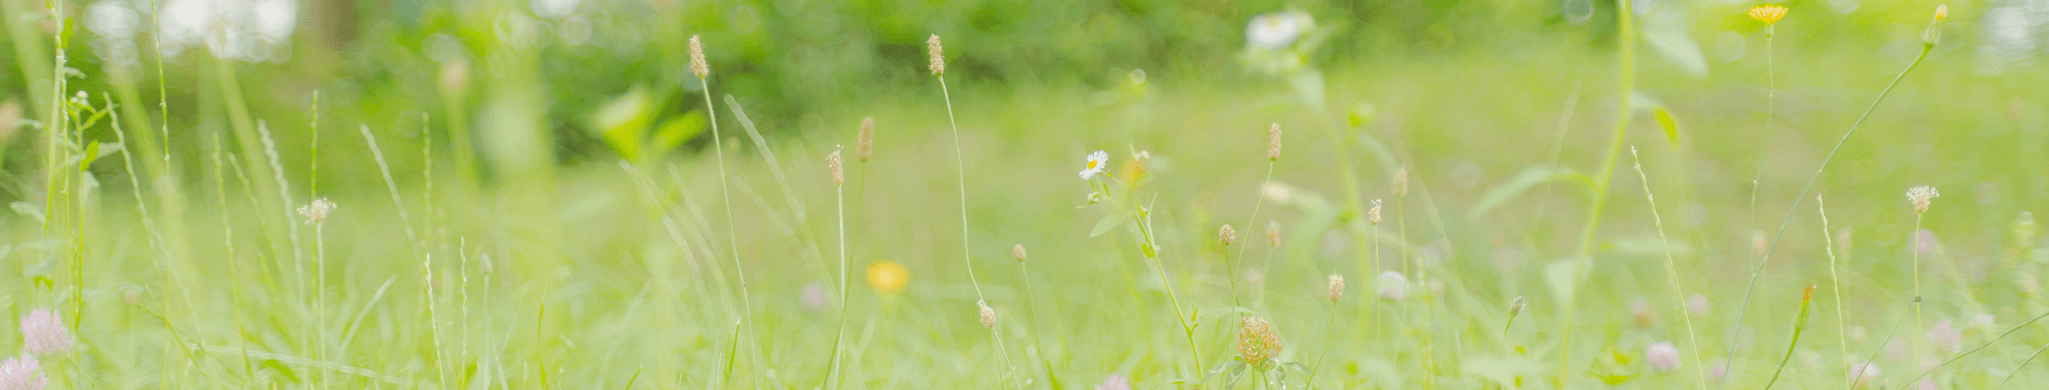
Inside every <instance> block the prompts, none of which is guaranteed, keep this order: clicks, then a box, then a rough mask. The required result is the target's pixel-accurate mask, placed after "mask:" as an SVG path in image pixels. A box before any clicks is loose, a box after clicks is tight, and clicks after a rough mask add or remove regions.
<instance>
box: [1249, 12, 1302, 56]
mask: <svg viewBox="0 0 2049 390" xmlns="http://www.w3.org/2000/svg"><path fill="white" fill-rule="evenodd" d="M1315 23H1316V21H1315V20H1312V19H1311V18H1310V17H1309V13H1307V12H1302V11H1282V12H1275V13H1269V14H1261V15H1259V16H1254V17H1252V21H1251V22H1250V23H1247V24H1246V26H1245V44H1246V45H1250V46H1252V47H1255V48H1262V49H1280V48H1284V47H1287V46H1288V45H1289V44H1293V43H1295V39H1296V38H1300V37H1301V36H1302V33H1303V32H1306V31H1308V30H1309V28H1310V27H1312V26H1313V25H1315Z"/></svg>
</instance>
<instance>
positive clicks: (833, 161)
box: [825, 147, 847, 187]
mask: <svg viewBox="0 0 2049 390" xmlns="http://www.w3.org/2000/svg"><path fill="white" fill-rule="evenodd" d="M835 148H837V147H835ZM842 164H843V163H842V162H841V161H840V151H838V150H834V151H832V154H828V155H825V167H826V169H828V170H831V171H832V186H834V187H839V186H840V185H843V184H846V183H847V170H846V167H844V166H842Z"/></svg>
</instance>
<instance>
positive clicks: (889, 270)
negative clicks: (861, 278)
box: [868, 260, 911, 294]
mask: <svg viewBox="0 0 2049 390" xmlns="http://www.w3.org/2000/svg"><path fill="white" fill-rule="evenodd" d="M909 284H911V271H910V270H907V269H904V266H903V265H902V264H897V263H896V262H894V261H889V260H880V261H876V262H874V263H870V264H868V287H870V288H874V289H875V292H879V293H883V294H896V293H897V292H899V291H903V290H904V286H905V285H909Z"/></svg>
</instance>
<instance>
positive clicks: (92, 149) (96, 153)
mask: <svg viewBox="0 0 2049 390" xmlns="http://www.w3.org/2000/svg"><path fill="white" fill-rule="evenodd" d="M99 160H100V142H99V141H93V143H91V144H87V145H85V155H84V159H83V160H79V161H78V170H81V171H83V170H86V169H89V168H92V162H94V161H99Z"/></svg>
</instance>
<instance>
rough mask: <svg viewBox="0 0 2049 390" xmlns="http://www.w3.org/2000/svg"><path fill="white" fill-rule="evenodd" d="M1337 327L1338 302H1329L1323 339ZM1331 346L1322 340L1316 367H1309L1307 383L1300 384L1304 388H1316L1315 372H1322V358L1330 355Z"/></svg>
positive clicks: (1328, 342)
mask: <svg viewBox="0 0 2049 390" xmlns="http://www.w3.org/2000/svg"><path fill="white" fill-rule="evenodd" d="M1337 325H1338V301H1337V300H1331V301H1330V320H1327V321H1324V323H1323V329H1324V330H1323V334H1324V337H1330V334H1331V333H1335V332H1336V331H1337V329H1338V328H1337ZM1331 344H1334V343H1333V342H1331V341H1330V340H1324V344H1323V352H1317V353H1316V365H1315V366H1310V367H1309V380H1308V381H1305V382H1302V383H1303V384H1304V385H1306V386H1308V387H1312V388H1313V387H1315V386H1316V372H1317V371H1322V370H1323V357H1324V356H1327V355H1330V346H1331Z"/></svg>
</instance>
